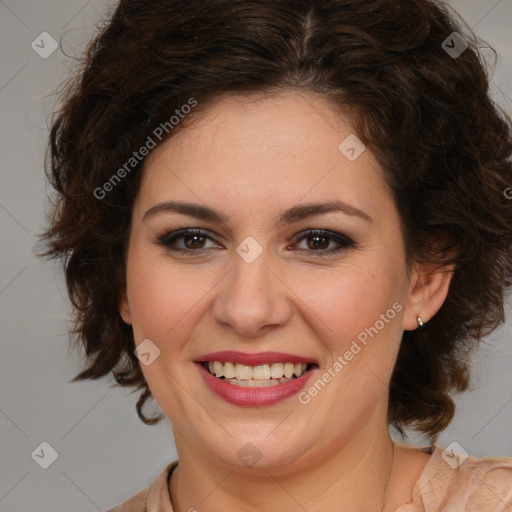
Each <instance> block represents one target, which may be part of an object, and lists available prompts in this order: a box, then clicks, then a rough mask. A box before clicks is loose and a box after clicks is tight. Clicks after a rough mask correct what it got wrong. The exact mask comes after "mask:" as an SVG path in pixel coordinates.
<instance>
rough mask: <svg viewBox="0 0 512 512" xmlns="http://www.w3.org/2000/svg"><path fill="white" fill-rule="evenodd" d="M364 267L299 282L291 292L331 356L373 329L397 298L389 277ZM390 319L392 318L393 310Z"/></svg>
mask: <svg viewBox="0 0 512 512" xmlns="http://www.w3.org/2000/svg"><path fill="white" fill-rule="evenodd" d="M367 263H369V262H367ZM368 267H369V264H365V265H358V266H355V265H351V266H350V267H348V266H347V267H346V268H339V269H337V270H336V271H335V272H332V271H330V272H329V273H328V274H326V275H324V276H320V275H317V276H316V277H315V278H314V279H311V280H309V279H308V280H307V281H304V280H303V279H302V280H301V283H300V285H299V284H297V288H296V289H295V290H294V291H296V293H297V296H298V297H300V299H301V301H302V302H303V303H304V304H305V305H306V306H307V309H306V311H307V310H310V314H309V315H310V317H311V321H312V322H314V324H315V330H316V331H317V332H318V333H320V332H323V333H325V337H324V340H325V341H328V343H329V349H330V351H331V352H332V354H333V355H334V356H336V355H340V354H343V353H344V352H345V350H347V348H348V347H349V346H350V344H351V342H352V340H354V339H356V338H357V336H358V335H359V334H360V333H364V332H365V329H367V328H369V327H371V326H373V325H374V324H375V323H376V321H378V320H379V319H380V315H381V314H386V311H388V310H389V309H390V308H392V305H393V303H394V302H395V301H396V300H397V298H399V294H398V293H397V292H396V290H395V289H394V286H393V281H392V279H390V278H389V277H387V276H389V275H390V273H389V272H384V271H383V269H381V268H379V267H375V266H374V269H373V270H370V269H369V268H368ZM391 315H392V316H393V317H394V318H395V317H396V315H395V311H394V310H392V312H391V314H390V315H388V316H391ZM386 325H387V324H386ZM378 326H380V322H379V324H378ZM386 330H387V329H386ZM362 337H364V334H363V335H362Z"/></svg>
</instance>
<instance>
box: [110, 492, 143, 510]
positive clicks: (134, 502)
mask: <svg viewBox="0 0 512 512" xmlns="http://www.w3.org/2000/svg"><path fill="white" fill-rule="evenodd" d="M147 494H148V489H145V490H143V491H140V492H139V493H137V494H136V495H135V496H132V497H131V498H129V499H127V500H126V501H123V503H121V504H120V505H117V507H114V508H110V509H108V510H107V512H145V510H146V502H147Z"/></svg>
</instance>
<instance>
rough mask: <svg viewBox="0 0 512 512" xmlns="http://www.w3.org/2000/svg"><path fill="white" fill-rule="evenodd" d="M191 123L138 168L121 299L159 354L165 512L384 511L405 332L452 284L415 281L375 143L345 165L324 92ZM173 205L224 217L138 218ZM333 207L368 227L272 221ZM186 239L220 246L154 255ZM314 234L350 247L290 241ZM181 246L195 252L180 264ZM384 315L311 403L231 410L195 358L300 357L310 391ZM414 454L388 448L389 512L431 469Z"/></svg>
mask: <svg viewBox="0 0 512 512" xmlns="http://www.w3.org/2000/svg"><path fill="white" fill-rule="evenodd" d="M194 121H195V122H194V123H192V124H190V126H187V127H186V128H185V129H183V130H181V131H178V132H176V134H174V135H173V137H172V138H170V139H169V140H167V141H166V142H165V143H164V144H163V145H161V146H160V147H158V148H157V149H155V150H154V151H153V152H152V153H151V154H150V155H149V157H148V159H147V160H146V163H145V169H144V175H143V179H142V183H141V187H140V191H139V194H138V197H137V200H136V203H135V205H134V209H133V217H132V229H131V233H130V241H129V246H128V253H127V293H126V297H125V298H124V299H123V301H122V303H121V305H120V313H121V315H122V318H123V320H124V321H125V322H127V323H128V324H130V325H132V327H133V333H134V338H135V342H136V344H137V345H138V344H140V343H141V342H142V341H143V340H145V339H148V338H149V339H150V340H151V341H152V342H153V343H154V344H155V345H156V346H157V347H158V349H159V350H160V355H159V357H157V358H156V359H155V361H154V362H153V363H152V364H150V365H149V366H145V365H141V367H142V370H143V372H144V376H145V378H146V380H147V382H148V385H149V387H150V389H151V391H152V393H153V396H154V397H155V399H156V401H157V402H158V404H159V405H160V407H161V408H162V410H163V411H164V412H165V414H166V415H167V417H168V418H169V419H170V421H171V423H172V425H173V433H174V437H175V442H176V447H177V450H178V456H179V460H180V465H179V467H178V470H176V471H175V472H174V473H173V476H172V478H171V484H170V490H171V493H172V499H173V506H174V508H175V512H179V511H181V510H188V509H189V508H190V507H195V508H196V509H197V510H198V511H199V512H200V511H201V510H208V511H217V510H219V511H220V510H255V509H257V508H258V507H260V509H261V510H265V511H273V510H276V511H277V510H281V511H282V510H303V509H302V508H301V507H304V508H306V509H307V510H308V511H316V510H334V509H337V508H339V507H341V508H344V507H345V508H344V509H345V510H352V509H354V510H355V509H357V510H380V506H381V504H382V491H383V490H384V487H385V482H386V478H387V475H388V471H389V467H390V462H391V444H390V437H389V433H388V427H387V419H386V418H387V409H388V384H389V381H390V379H391V374H392V370H393V367H394V364H395V360H396V356H397V352H398V349H399V346H400V341H401V336H402V333H403V330H406V329H407V330H412V329H415V328H416V327H417V320H416V318H417V315H418V314H421V316H422V318H423V320H424V321H428V320H429V319H430V318H431V317H432V316H433V315H434V314H435V313H436V312H437V310H438V309H439V308H440V307H441V305H442V303H443V301H444V299H445V297H446V294H447V291H448V285H449V280H450V275H449V274H447V273H439V272H437V273H429V269H428V268H427V267H419V266H413V267H412V268H411V269H410V272H407V268H406V260H405V250H404V246H403V241H402V234H401V230H400V221H399V215H398V212H397V210H396V207H395V205H394V202H393V200H392V198H391V196H390V194H389V192H388V190H387V189H386V187H385V186H384V184H383V179H382V177H383V173H382V170H381V169H380V168H379V166H378V164H377V162H376V160H375V158H374V156H373V155H372V154H371V152H370V150H369V149H366V150H365V151H364V152H363V153H362V154H361V155H360V156H359V157H358V158H357V159H356V160H355V161H350V160H349V159H347V158H346V157H345V156H344V155H343V154H342V153H341V152H340V150H339V149H338V146H339V144H340V142H341V141H343V140H344V139H345V138H346V137H347V136H348V135H350V134H351V133H353V131H352V129H351V127H350V125H349V123H348V121H347V120H346V119H344V118H343V117H340V115H339V114H338V115H336V114H335V111H334V109H333V108H332V106H330V105H329V104H328V103H327V102H326V100H324V99H323V98H321V97H319V96H317V95H314V94H312V93H304V92H300V93H298V92H295V91H291V90H290V91H285V92H281V93H278V94H275V95H273V96H268V97H260V98H256V99H255V98H248V97H241V96H232V97H230V98H229V99H222V100H219V101H218V102H216V103H214V104H212V105H210V106H209V107H208V109H207V111H206V113H205V114H202V115H201V116H200V117H199V118H198V119H196V120H194ZM171 200H172V201H180V202H186V203H194V204H198V205H201V206H208V207H210V208H212V209H214V210H216V211H218V212H220V213H222V214H223V215H224V216H225V217H226V218H227V221H226V223H219V222H213V221H206V220H202V219H198V218H195V217H192V216H189V215H183V214H180V213H176V212H173V211H160V212H156V213H154V214H153V215H147V216H146V218H144V215H145V213H146V212H147V211H148V210H150V209H151V208H153V207H154V206H155V205H158V204H160V203H163V202H167V201H171ZM334 200H338V201H343V202H344V203H347V204H348V205H350V206H351V207H353V208H357V209H358V210H360V211H362V212H364V213H365V214H366V215H367V216H369V217H370V218H371V220H367V219H365V218H361V217H360V216H356V215H348V214H346V213H343V212H330V213H326V214H322V215H316V216H314V217H310V218H307V219H303V220H300V221H296V222H294V223H291V224H282V225H277V224H276V223H275V219H276V218H277V216H279V215H280V214H281V213H282V212H284V211H285V210H287V209H289V208H291V207H293V206H297V205H302V204H305V203H323V202H327V201H334ZM182 228H195V229H199V230H201V231H204V232H206V233H207V234H208V235H209V236H211V237H212V239H213V240H210V239H208V238H199V239H194V238H193V237H189V239H188V245H185V244H186V243H187V239H186V238H185V239H183V238H181V239H178V240H177V241H176V242H175V243H174V245H173V246H172V245H171V246H170V247H164V246H162V245H159V244H158V240H159V237H161V236H162V235H165V234H167V233H169V232H173V231H176V230H178V229H182ZM319 229H322V230H328V231H330V232H332V235H334V236H336V234H340V235H342V236H345V237H348V238H349V239H350V240H352V241H353V245H352V246H348V247H344V248H342V250H341V251H339V252H337V253H332V254H328V253H327V251H329V250H331V249H336V248H338V247H340V245H339V244H338V243H336V241H335V240H334V239H333V238H332V236H331V237H327V238H325V239H324V238H320V240H317V243H316V244H315V237H314V236H311V235H310V236H309V238H308V237H306V238H303V239H302V240H299V237H298V236H297V235H300V234H301V233H303V232H305V231H307V230H319ZM247 237H252V238H253V239H254V240H256V242H257V243H258V244H259V246H261V248H262V253H261V254H260V255H259V256H258V257H257V258H256V259H255V260H254V261H253V262H252V263H247V262H246V261H245V260H244V259H242V258H241V257H240V256H239V255H238V253H237V252H236V248H237V247H238V246H239V245H240V244H241V242H242V241H244V240H245V239H246V238H247ZM173 247H174V248H176V249H186V248H187V247H189V249H188V254H181V253H180V252H178V251H176V250H174V251H173V250H172V248H173ZM190 247H192V248H190ZM317 247H318V248H317ZM194 251H196V252H194ZM201 251H202V252H201ZM318 254H320V255H318ZM322 254H323V255H322ZM393 304H395V308H394V309H393ZM390 309H391V310H393V311H394V313H395V314H394V315H393V318H392V319H391V318H390V316H391V313H388V314H387V316H386V312H387V311H389V310H390ZM382 315H384V316H386V320H387V321H386V322H384V327H383V328H380V330H379V331H378V334H377V335H374V337H373V338H372V337H368V342H367V345H363V344H362V343H358V345H359V346H360V347H361V350H360V351H359V352H358V353H357V354H356V355H354V356H353V358H352V359H351V360H350V361H348V362H347V364H346V365H344V366H343V369H342V370H341V371H338V372H335V374H336V377H335V378H332V379H331V381H330V382H329V383H328V384H327V385H326V386H325V387H324V388H323V389H322V390H321V391H320V392H319V393H318V394H317V395H316V396H314V397H311V400H310V401H309V402H308V403H307V404H304V403H301V402H300V401H299V400H298V397H297V395H295V396H292V397H291V398H288V399H286V400H284V401H282V402H280V403H276V404H273V405H268V406H262V407H261V406H260V407H242V406H238V405H234V404H231V403H229V402H227V401H225V400H223V399H222V398H220V397H218V396H217V395H216V394H214V393H213V392H212V391H211V390H210V389H209V388H208V387H207V386H206V385H205V383H204V381H203V379H202V377H201V376H200V374H199V372H198V369H197V365H196V364H195V363H194V361H195V360H197V359H198V358H199V357H200V356H202V355H204V354H207V353H210V352H214V351H220V350H235V351H241V352H247V353H254V352H263V351H276V352H285V353H289V354H296V355H300V356H303V357H304V358H305V359H308V360H316V361H318V366H319V368H318V369H317V370H315V372H316V374H317V375H316V377H315V378H313V379H312V380H310V381H309V384H307V385H306V388H305V390H306V391H307V389H308V388H309V387H310V386H311V385H312V384H313V383H314V382H315V381H316V380H317V379H318V378H321V376H322V374H323V373H325V372H326V371H327V369H328V368H330V367H332V366H333V363H334V362H335V361H336V360H337V357H338V356H342V357H343V355H344V354H345V353H346V352H347V350H349V349H350V347H351V345H352V342H353V341H354V340H357V337H358V335H359V334H360V333H362V332H364V331H365V329H368V328H370V327H371V326H375V325H377V326H380V325H381V324H382V323H383V322H382V321H381V322H379V323H378V324H376V322H377V321H378V320H379V319H382ZM344 360H345V361H346V359H344ZM303 401H304V400H303ZM246 443H252V444H253V445H255V446H256V447H257V450H258V452H259V453H260V454H261V458H260V460H259V461H258V463H257V464H256V465H255V466H254V467H247V466H245V465H244V464H243V463H242V462H241V460H239V458H238V456H237V453H238V452H239V450H240V449H241V448H242V447H244V446H245V445H246ZM411 452H412V450H406V449H405V448H397V449H396V453H395V460H394V463H393V471H392V477H391V479H390V481H389V486H388V492H387V494H386V509H387V507H388V506H389V507H390V508H389V510H395V509H396V507H399V506H400V505H402V504H403V503H405V502H406V501H408V500H409V499H410V489H409V486H410V488H411V489H412V486H413V485H414V481H415V478H416V477H417V476H418V474H419V471H420V470H421V469H422V467H423V466H424V465H425V462H426V459H425V457H427V456H426V455H425V456H424V455H419V454H418V452H414V453H411ZM221 481H222V483H221ZM404 482H405V483H406V485H405V486H404ZM248 489H252V490H253V491H254V492H249V491H248ZM285 489H286V491H285ZM375 489H380V490H381V491H378V492H375ZM213 490H214V491H213ZM203 499H204V501H202V500H203ZM404 500H405V501H404ZM299 504H300V505H299ZM393 507H395V508H393Z"/></svg>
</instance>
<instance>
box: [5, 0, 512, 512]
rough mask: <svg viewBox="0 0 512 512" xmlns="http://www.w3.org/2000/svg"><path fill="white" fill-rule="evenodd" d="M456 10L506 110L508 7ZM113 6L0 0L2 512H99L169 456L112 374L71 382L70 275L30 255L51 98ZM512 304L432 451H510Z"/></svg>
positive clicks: (75, 366)
mask: <svg viewBox="0 0 512 512" xmlns="http://www.w3.org/2000/svg"><path fill="white" fill-rule="evenodd" d="M451 4H452V5H453V6H454V7H455V8H456V9H458V11H459V12H460V13H461V14H462V15H463V16H464V17H465V19H466V20H467V22H468V23H469V24H470V25H471V26H472V27H473V28H475V29H476V32H477V34H478V35H479V36H480V37H482V38H483V39H484V40H486V41H487V42H489V43H490V44H491V46H493V47H494V48H495V49H496V50H497V51H498V54H499V61H498V65H497V68H496V72H495V74H494V76H493V78H492V90H493V95H494V97H495V99H496V101H497V102H498V103H499V104H500V105H501V106H502V107H504V108H505V109H506V110H507V111H508V112H509V114H510V113H511V112H512V100H511V98H512V74H511V68H512V66H511V64H512V55H511V51H512V32H511V30H510V24H511V19H512V0H501V1H497V0H454V1H452V2H451ZM112 6H114V3H112V2H111V3H110V4H109V3H107V2H103V1H99V0H89V1H87V0H66V1H64V0H61V1H59V0H45V1H44V2H43V1H36V0H0V58H1V64H0V111H1V118H0V134H1V139H0V145H1V146H0V150H1V160H0V162H1V187H0V228H1V235H2V244H1V260H0V261H1V265H0V302H1V309H0V314H1V331H0V335H1V342H0V350H1V355H0V510H1V511H3V512H35V511H38V512H50V511H51V512H64V511H66V512H69V511H73V512H86V511H87V512H90V511H96V510H107V509H108V508H110V507H112V506H114V505H116V504H118V503H120V502H121V501H123V500H124V499H126V498H128V497H129V496H131V495H133V494H135V493H137V492H138V491H140V490H142V489H144V488H146V487H147V486H148V485H149V484H150V483H151V482H152V481H153V479H154V478H155V477H156V476H157V474H158V473H159V472H160V471H161V470H162V469H163V468H164V467H165V465H167V464H168V463H169V462H170V461H172V460H174V459H175V458H176V452H175V448H174V443H173V439H172V433H171V428H170V424H169V422H168V421H167V420H165V421H163V422H161V423H160V424H159V425H157V426H153V427H149V426H146V425H144V424H143V423H142V422H141V421H140V420H139V419H138V417H137V415H136V412H135V402H136V399H137V396H138V394H130V390H124V389H118V388H114V387H110V384H111V383H112V381H111V380H109V379H104V380H100V381H96V382H85V383H84V382H82V383H75V384H71V383H68V381H69V380H70V379H71V378H72V377H74V376H75V375H76V373H77V372H78V371H79V369H80V367H81V366H80V365H81V362H80V357H79V354H78V352H76V351H75V350H72V349H71V348H69V343H68V335H67V331H68V328H69V326H70V320H69V319H70V316H69V314H70V307H69V304H68V299H67V295H66V288H65V284H64V280H63V277H62V273H61V271H60V267H59V266H58V264H55V263H49V262H43V261H39V260H38V259H36V258H35V257H34V255H33V248H34V244H35V243H36V241H37V239H36V238H35V233H37V232H40V230H41V227H42V224H41V222H42V218H43V212H44V208H45V201H46V190H45V189H46V185H45V183H44V175H43V155H44V150H45V144H46V140H47V135H48V130H47V122H48V121H47V119H48V118H47V116H48V114H50V113H51V112H52V108H53V97H52V96H51V93H52V91H54V90H55V88H56V86H57V85H58V84H59V83H60V82H61V81H62V80H63V79H64V78H65V77H66V76H67V75H68V73H69V68H70V64H71V63H73V59H72V56H73V55H78V54H79V53H80V50H81V48H83V45H84V42H85V41H87V39H88V38H89V37H90V35H91V34H92V33H93V31H94V29H95V26H96V24H97V22H98V21H99V20H100V19H101V17H102V16H103V14H104V13H105V12H107V9H109V8H112ZM42 32H48V33H50V34H51V35H52V36H53V37H54V38H55V39H56V40H57V41H59V43H60V47H59V48H58V49H57V50H56V51H55V52H54V53H53V54H52V55H51V56H50V57H48V58H47V59H43V58H41V57H40V56H39V55H38V54H37V53H36V52H35V51H34V50H33V49H32V48H31V43H32V41H33V40H35V39H36V38H37V36H39V34H41V33H42ZM45 47H46V48H48V46H46V45H45ZM64 54H66V55H67V56H65V55H64ZM510 185H511V186H512V183H511V184H510ZM511 206H512V204H511ZM510 309H511V308H510V299H509V301H508V304H507V319H508V321H507V323H506V324H505V325H504V326H503V327H502V328H501V329H499V330H498V331H496V332H495V333H494V334H493V335H492V336H491V337H489V338H488V339H487V342H486V344H485V345H483V346H482V348H481V350H480V352H479V354H478V355H477V356H476V357H475V366H474V372H473V385H472V389H471V390H470V391H469V392H467V393H466V394H465V395H462V396H460V397H458V398H457V405H458V411H457V415H456V418H455V420H454V421H453V423H452V425H451V426H450V427H449V429H448V430H447V431H446V432H445V433H444V434H443V436H442V437H441V438H440V440H439V442H438V444H441V445H443V446H447V445H448V444H450V443H451V442H452V441H457V442H458V443H459V444H460V445H462V446H463V447H464V448H465V449H466V450H467V451H468V452H469V453H470V454H471V455H473V456H476V457H482V456H486V455H487V456H508V457H512V435H511V433H512V429H511V424H512V372H511V371H510V370H511V368H512V342H511V341H510V337H511V323H510V321H511V319H512V315H511V311H510ZM412 440H413V441H415V442H421V439H418V438H412ZM43 441H47V442H49V443H50V444H51V445H52V446H53V447H54V448H55V450H57V452H58V458H57V460H56V461H55V462H54V463H53V464H52V465H51V466H50V467H49V468H48V469H42V468H41V467H39V465H37V464H36V463H35V462H34V460H33V459H32V458H31V453H32V452H33V451H34V449H35V448H36V447H38V446H39V445H40V443H41V442H43Z"/></svg>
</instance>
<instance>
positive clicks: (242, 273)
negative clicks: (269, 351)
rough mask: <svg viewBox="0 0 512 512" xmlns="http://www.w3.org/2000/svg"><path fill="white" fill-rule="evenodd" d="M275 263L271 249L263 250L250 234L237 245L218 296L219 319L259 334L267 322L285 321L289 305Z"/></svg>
mask: <svg viewBox="0 0 512 512" xmlns="http://www.w3.org/2000/svg"><path fill="white" fill-rule="evenodd" d="M273 266H275V265H273V263H272V258H271V255H270V251H269V250H268V249H266V250H263V247H261V246H260V245H259V244H257V242H255V240H254V239H251V238H250V237H249V239H246V240H244V241H243V242H242V243H241V244H240V245H239V246H238V247H237V249H236V254H234V256H233V269H232V272H230V273H229V274H228V275H227V276H226V279H225V280H224V283H223V288H222V292H221V294H220V295H219V296H218V297H217V299H216V303H215V307H214V316H215V318H216V320H217V321H218V322H221V323H225V324H229V325H231V327H232V328H234V329H235V330H237V331H238V332H239V334H241V335H245V336H248V337H253V336H258V335H259V333H260V331H261V329H262V328H264V327H266V326H268V325H277V324H282V323H284V322H286V320H287V318H288V316H289V305H288V304H287V300H286V295H285V292H284V290H283V287H282V286H279V279H277V277H276V271H275V270H273V269H272V267H273Z"/></svg>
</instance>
